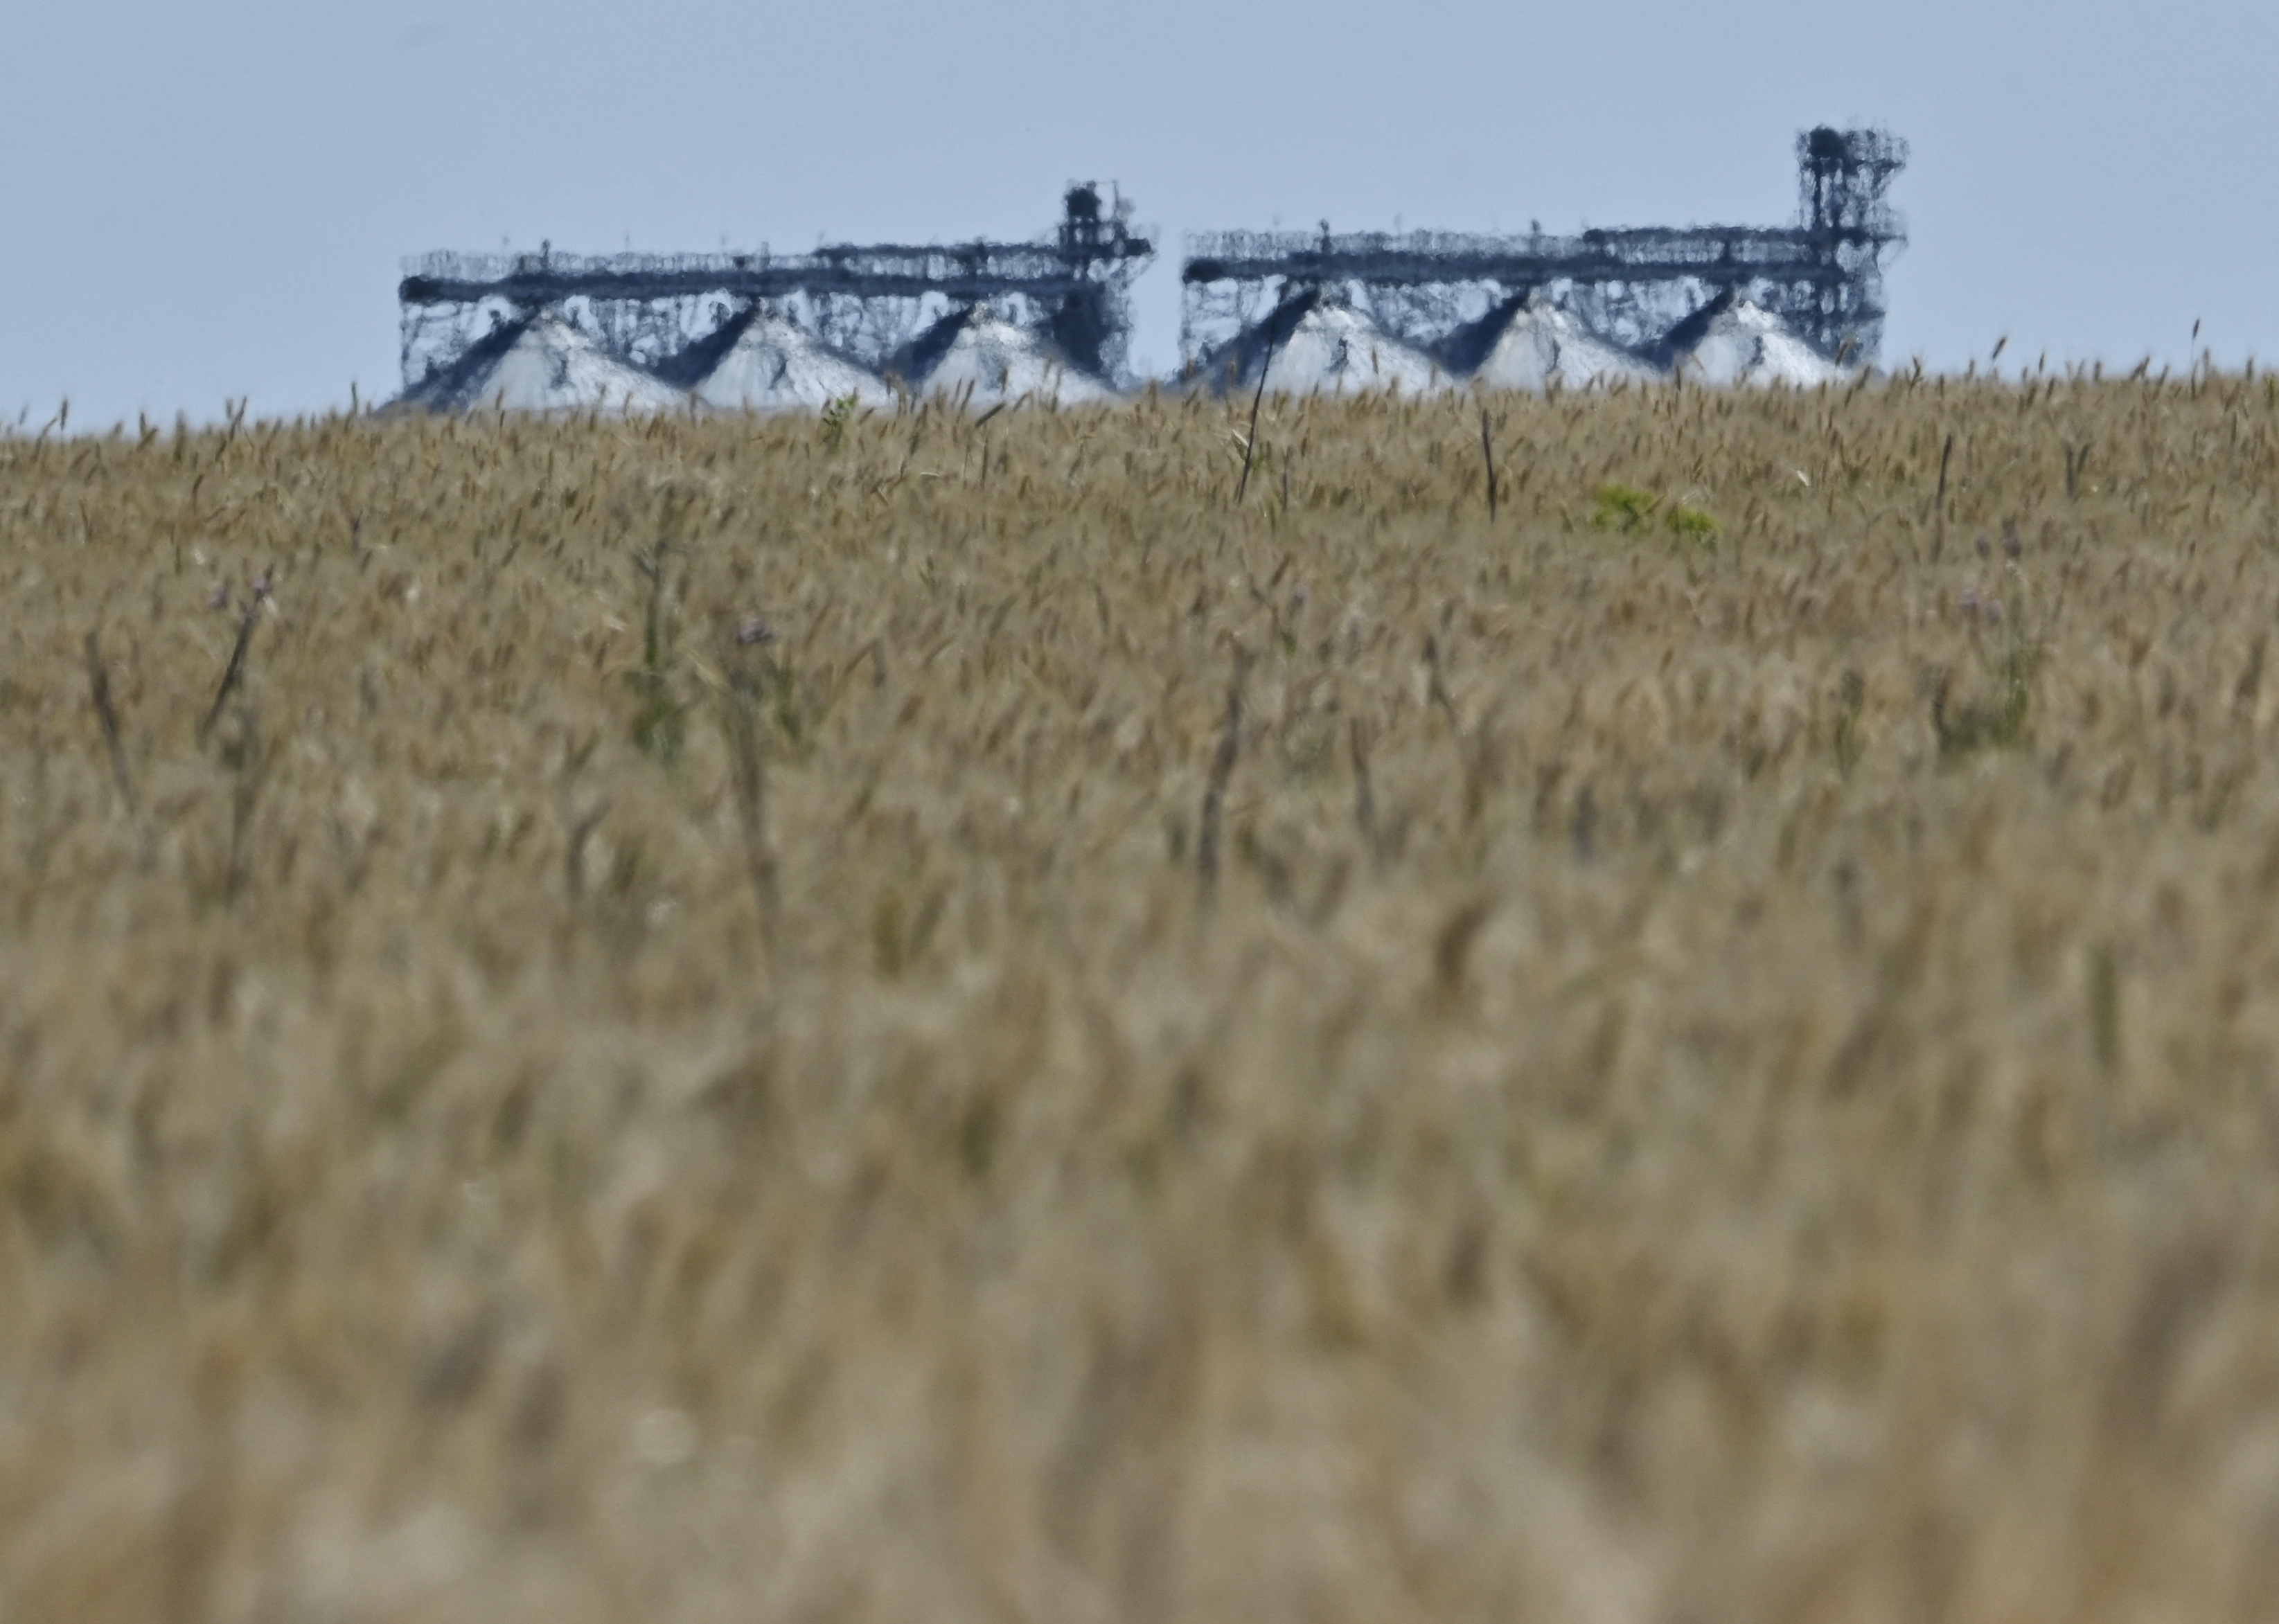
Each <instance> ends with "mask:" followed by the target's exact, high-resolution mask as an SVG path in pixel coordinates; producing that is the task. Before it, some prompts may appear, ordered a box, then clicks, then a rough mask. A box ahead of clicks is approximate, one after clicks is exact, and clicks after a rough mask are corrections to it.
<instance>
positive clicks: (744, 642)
mask: <svg viewBox="0 0 2279 1624" xmlns="http://www.w3.org/2000/svg"><path fill="white" fill-rule="evenodd" d="M775 640H776V629H775V628H774V627H773V626H771V625H770V624H768V623H767V622H766V621H764V620H763V619H761V618H760V617H758V616H757V615H749V616H747V617H745V619H744V624H742V625H740V626H738V627H737V628H736V643H737V646H738V647H742V648H749V647H752V646H753V645H754V644H756V643H772V642H774V641H775Z"/></svg>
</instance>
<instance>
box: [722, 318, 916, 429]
mask: <svg viewBox="0 0 2279 1624" xmlns="http://www.w3.org/2000/svg"><path fill="white" fill-rule="evenodd" d="M740 321H741V324H742V330H741V331H740V332H739V333H737V334H736V335H735V339H734V341H733V343H731V344H730V345H729V346H728V348H727V349H726V350H725V352H724V353H723V354H722V355H721V356H720V359H719V360H718V361H717V362H716V363H714V364H713V366H712V368H711V370H710V372H706V373H705V375H704V376H703V378H702V379H701V380H699V381H698V383H697V385H696V388H695V395H696V398H697V399H698V400H700V401H702V402H704V403H705V404H706V405H708V406H714V407H718V408H720V409H722V410H729V411H735V410H745V411H781V410H794V409H802V408H803V409H806V410H820V409H821V408H823V407H825V406H827V405H829V404H830V403H831V402H833V401H840V400H845V399H846V398H847V397H848V396H849V395H852V396H853V397H854V398H855V400H856V402H857V403H858V404H861V405H864V406H883V405H886V404H889V403H891V402H892V401H893V400H894V391H893V390H891V389H889V388H888V387H886V380H885V379H882V378H880V377H879V376H878V374H876V373H875V372H869V371H867V370H865V369H864V368H863V367H861V366H858V365H856V364H855V363H854V362H852V361H849V360H848V359H847V357H846V356H842V355H840V354H839V353H838V352H837V351H835V350H833V349H831V348H830V347H829V346H828V345H826V344H825V343H824V342H823V341H822V340H820V339H818V338H817V337H816V336H815V335H814V334H813V333H809V332H808V331H806V330H805V329H804V328H802V327H800V326H795V325H794V324H793V323H792V322H789V321H787V320H786V319H785V318H782V317H781V316H779V315H777V314H775V313H774V312H773V311H771V310H753V311H751V312H749V313H748V316H746V317H744V318H740Z"/></svg>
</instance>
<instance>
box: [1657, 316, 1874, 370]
mask: <svg viewBox="0 0 2279 1624" xmlns="http://www.w3.org/2000/svg"><path fill="white" fill-rule="evenodd" d="M1670 339H1671V344H1672V347H1673V349H1675V350H1676V354H1675V356H1673V358H1672V370H1673V371H1674V372H1677V375H1678V376H1679V377H1680V378H1682V379H1684V380H1685V381H1686V382H1687V383H1703V384H1722V385H1732V384H1776V383H1778V384H1787V385H1789V386H1790V387H1793V388H1809V387H1813V386H1815V385H1817V384H1825V383H1836V382H1838V381H1840V380H1841V379H1843V378H1844V377H1845V371H1844V369H1843V368H1842V367H1839V366H1838V365H1837V364H1836V363H1834V362H1833V361H1830V359H1829V358H1828V357H1827V356H1823V355H1822V354H1821V353H1820V352H1819V351H1818V350H1816V349H1814V348H1813V347H1812V346H1811V345H1809V344H1807V343H1806V342H1805V341H1803V340H1802V339H1801V338H1799V337H1798V336H1797V335H1796V333H1795V332H1794V331H1793V330H1792V329H1791V328H1790V326H1788V324H1787V323H1786V322H1784V321H1783V320H1782V319H1781V318H1779V317H1777V316H1776V315H1774V314H1773V313H1772V312H1771V311H1769V310H1764V309H1762V308H1761V307H1759V306H1757V305H1754V304H1752V303H1749V302H1748V301H1747V300H1746V299H1743V298H1740V297H1738V295H1726V296H1724V297H1723V298H1720V299H1719V300H1717V301H1716V302H1715V303H1711V304H1709V305H1707V306H1706V307H1704V308H1703V309H1702V310H1698V311H1696V312H1695V313H1694V314H1693V315H1692V316H1690V317H1688V318H1686V319H1685V320H1684V321H1683V322H1681V323H1679V324H1678V328H1677V332H1675V333H1672V334H1671V335H1670Z"/></svg>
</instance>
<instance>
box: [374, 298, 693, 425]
mask: <svg viewBox="0 0 2279 1624" xmlns="http://www.w3.org/2000/svg"><path fill="white" fill-rule="evenodd" d="M403 399H404V403H405V404H407V405H411V406H422V407H426V409H428V410H432V411H477V410H484V409H486V408H502V409H503V410H508V411H537V412H549V411H591V410H602V411H610V412H633V413H638V412H657V411H676V410H679V409H680V408H682V407H684V406H686V405H687V402H688V397H687V395H683V394H681V392H680V391H679V390H678V389H675V388H673V387H671V386H670V385H667V384H663V383H660V382H658V381H657V380H656V379H654V378H652V377H650V376H649V375H648V373H647V372H641V370H639V369H638V368H636V367H630V366H627V365H626V364H625V363H624V362H622V361H618V360H614V359H612V358H611V357H610V356H609V355H607V354H605V353H604V352H603V351H602V347H601V346H600V345H598V344H596V343H595V341H593V340H592V339H590V338H588V337H587V336H586V335H585V334H584V333H580V332H579V330H578V329H577V328H575V327H573V326H571V325H570V324H569V323H568V322H566V321H564V320H563V319H562V318H560V317H559V316H556V315H554V314H553V313H551V312H550V311H548V312H541V314H539V315H536V316H533V317H531V318H528V319H526V320H525V321H521V322H518V323H516V324H514V325H513V326H508V327H505V328H502V329H501V330H500V331H499V332H497V333H492V334H491V335H490V336H489V337H487V338H486V339H484V340H483V341H481V342H480V343H478V344H476V345H475V346H474V347H473V348H472V349H470V350H468V352H467V353H466V355H465V356H463V357H461V359H460V361H459V364H457V365H456V366H453V367H451V368H450V369H449V371H447V372H441V373H439V374H438V375H437V376H435V377H434V378H432V379H428V380H427V381H426V382H425V383H423V384H420V385H419V386H418V387H416V388H413V389H411V390H408V391H406V392H405V394H404V396H403Z"/></svg>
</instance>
